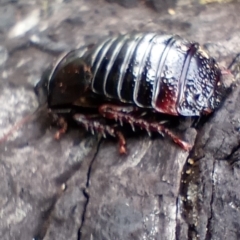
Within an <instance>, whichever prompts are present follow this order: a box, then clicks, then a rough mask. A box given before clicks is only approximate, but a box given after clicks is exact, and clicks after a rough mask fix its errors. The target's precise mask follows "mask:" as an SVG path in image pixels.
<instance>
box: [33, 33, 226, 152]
mask: <svg viewBox="0 0 240 240" xmlns="http://www.w3.org/2000/svg"><path fill="white" fill-rule="evenodd" d="M223 72H224V71H223V70H221V69H220V68H219V66H218V64H217V63H216V61H215V60H214V59H213V58H211V57H209V56H208V54H207V53H206V52H205V51H204V50H203V48H202V47H201V46H200V45H199V44H198V43H191V42H189V41H187V40H184V39H182V38H181V37H179V36H177V35H159V34H156V33H147V34H146V33H132V34H126V35H120V36H115V37H110V38H107V39H105V40H103V41H102V42H100V43H98V44H93V45H89V46H86V47H81V48H79V49H76V50H73V51H71V52H69V53H68V54H67V55H65V56H64V57H63V58H62V59H61V60H60V61H59V62H58V63H57V64H56V66H55V67H54V68H53V69H52V71H51V72H50V74H48V75H44V77H43V78H42V80H41V81H40V82H39V83H38V85H37V88H36V89H37V92H38V94H40V89H41V90H43V91H44V94H45V95H46V96H47V102H48V107H49V109H50V110H51V111H52V112H53V113H56V114H57V115H58V116H60V117H59V119H60V120H59V122H60V125H61V127H62V128H61V130H60V132H58V136H59V134H60V133H62V132H65V130H66V128H67V127H66V126H67V125H66V121H65V120H64V119H63V117H62V114H63V113H69V114H72V117H73V118H74V119H75V120H76V121H77V122H79V123H81V124H82V125H84V126H85V127H86V128H87V129H89V128H90V129H91V130H92V131H98V132H101V133H103V134H104V135H105V133H108V134H110V135H112V136H116V137H118V138H119V139H120V152H122V153H124V152H125V147H124V145H125V140H124V137H123V135H122V134H121V132H120V131H119V130H117V128H116V127H115V126H114V127H113V126H110V125H106V124H103V123H100V121H99V119H98V118H96V113H97V114H99V116H101V117H102V118H108V119H115V120H116V121H119V122H122V121H124V122H127V123H129V124H131V125H132V126H133V127H134V126H135V125H136V126H140V127H141V128H144V129H146V130H147V131H157V132H160V133H165V134H167V135H169V136H170V137H171V138H172V139H173V140H174V141H175V142H176V143H177V144H179V145H180V146H181V147H182V148H184V149H186V150H189V149H190V148H191V146H190V145H189V144H187V143H186V142H184V141H182V140H181V139H179V138H178V137H176V136H175V135H173V133H172V132H170V131H169V130H168V129H166V128H165V127H164V126H163V125H162V124H160V123H157V122H150V121H147V120H146V119H143V118H141V117H140V116H141V113H143V112H144V111H146V110H147V111H148V112H149V111H151V112H152V114H158V113H164V114H168V115H175V116H177V115H181V116H201V115H203V114H209V113H211V112H212V111H213V110H214V109H216V108H217V107H218V106H219V104H220V103H221V102H222V100H223V98H224V96H225V95H226V89H227V87H228V86H229V83H226V82H224V79H223V78H222V76H223ZM86 110H87V111H86ZM88 110H89V111H88ZM90 110H91V111H90ZM89 112H90V113H91V114H89ZM93 113H95V115H94V114H93Z"/></svg>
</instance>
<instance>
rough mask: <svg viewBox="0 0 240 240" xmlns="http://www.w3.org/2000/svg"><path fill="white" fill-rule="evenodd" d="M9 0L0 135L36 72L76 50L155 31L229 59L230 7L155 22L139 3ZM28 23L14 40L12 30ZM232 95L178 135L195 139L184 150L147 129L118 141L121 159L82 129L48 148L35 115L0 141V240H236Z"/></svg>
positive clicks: (47, 135)
mask: <svg viewBox="0 0 240 240" xmlns="http://www.w3.org/2000/svg"><path fill="white" fill-rule="evenodd" d="M182 1H183V0H182ZM12 2H13V1H5V2H4V4H3V3H1V4H0V12H1V13H3V14H0V29H1V31H0V37H1V44H2V48H0V64H1V69H0V70H1V78H0V86H1V87H0V109H1V111H0V134H1V135H0V136H3V134H4V133H5V132H7V130H8V129H10V128H11V127H12V126H13V124H14V123H15V122H16V121H18V120H19V119H21V118H22V117H23V116H26V115H27V114H29V113H31V112H33V111H34V110H35V109H36V108H37V106H38V103H37V99H36V97H35V94H34V92H33V86H34V84H35V83H36V82H37V81H38V80H39V78H40V75H41V72H42V71H43V69H45V68H46V67H47V66H48V64H50V63H52V62H53V61H54V60H56V58H57V56H58V55H59V53H62V52H63V51H67V50H69V49H72V48H75V47H76V46H77V45H83V44H84V43H90V42H93V41H96V40H98V39H99V38H102V37H103V36H106V35H109V34H114V33H125V32H128V31H132V30H139V31H166V32H169V33H177V34H180V35H182V36H183V37H187V38H188V39H191V40H195V41H198V42H200V43H202V44H204V43H207V44H206V47H207V48H208V49H209V51H210V52H211V54H212V55H213V56H214V57H216V59H217V60H219V61H220V63H221V64H223V65H225V66H227V65H228V64H229V63H230V62H231V61H232V59H233V58H234V57H235V55H236V53H238V52H240V45H239V37H240V36H239V34H240V26H239V25H238V24H237V22H238V20H239V12H240V6H239V5H238V4H236V3H235V4H234V3H231V4H225V5H224V4H222V5H219V4H212V5H206V6H204V7H202V6H201V7H200V6H199V5H195V6H193V5H190V6H187V7H184V8H180V7H177V8H176V9H175V15H168V14H167V12H163V13H161V15H159V14H158V13H156V12H154V11H152V10H151V9H150V8H147V7H146V6H145V5H142V4H139V3H138V7H136V8H131V10H129V9H125V8H123V7H121V6H118V5H117V4H110V3H107V2H103V1H94V0H92V1H77V0H72V1H65V2H63V3H59V1H58V3H54V2H51V3H50V1H49V2H48V1H46V2H45V5H44V4H43V3H42V1H38V0H35V3H36V4H34V5H33V4H31V3H30V1H29V3H28V2H24V3H22V2H21V1H19V2H18V1H16V2H15V3H12ZM31 2H32V1H31ZM133 2H134V1H133ZM40 10H41V12H40ZM29 14H32V15H30V16H29ZM27 16H28V17H29V22H28V24H30V25H27V23H26V22H25V23H24V24H23V26H25V27H26V26H30V27H29V29H28V30H29V31H27V32H26V33H24V34H22V35H21V34H20V33H21V31H23V29H22V28H21V29H19V28H18V29H16V24H17V23H18V22H19V21H21V20H22V19H24V18H26V17H27ZM33 23H34V24H33ZM14 27H15V28H14ZM213 42H214V43H213ZM236 72H237V71H236ZM239 91H240V88H239V87H238V86H237V87H236V88H235V89H234V91H233V92H232V93H231V94H230V95H229V97H228V98H227V100H226V101H225V102H224V104H223V106H222V107H221V108H220V109H219V110H218V111H216V113H214V115H213V116H212V117H211V118H210V119H208V120H207V122H206V123H205V124H204V125H203V126H201V127H199V129H197V130H196V129H194V128H187V130H186V131H184V132H183V131H179V135H181V137H183V138H184V139H186V140H187V141H189V142H192V143H193V144H194V143H195V146H194V149H193V151H192V152H191V153H190V154H189V153H187V152H184V151H183V150H181V149H180V148H179V147H178V146H176V145H175V144H173V143H172V141H171V140H169V139H168V138H165V139H163V138H161V137H159V138H158V137H156V138H155V139H151V138H149V137H148V136H147V134H146V135H145V134H141V135H138V134H133V135H132V136H129V137H127V144H128V145H127V148H128V154H127V155H126V156H120V155H119V154H118V150H117V142H116V141H115V140H113V139H111V138H109V139H107V140H102V139H100V138H98V136H91V135H90V134H89V133H86V132H85V131H84V130H83V129H80V130H79V129H76V128H75V129H70V131H69V132H68V134H66V135H65V136H64V137H63V138H62V139H61V140H60V141H55V140H54V139H53V135H54V133H55V131H56V129H54V128H50V121H49V119H48V117H47V114H44V113H42V115H41V116H40V117H39V118H38V119H34V120H32V121H31V122H29V123H28V124H25V125H24V126H23V127H22V128H21V129H20V130H18V131H15V132H14V134H13V135H12V136H11V137H10V138H9V139H8V140H7V141H5V142H4V143H1V144H0V179H1V181H0V209H1V211H0V239H3V240H8V239H11V240H13V239H33V238H35V239H45V240H46V239H58V240H61V239H63V240H65V239H69V240H71V239H111V240H112V239H181V240H182V239H239V238H240V230H239V229H240V228H239V222H240V214H239V201H240V194H239V190H238V180H239V176H240V172H239V163H238V161H239V154H240V152H239V151H240V150H239V129H240V128H239V127H240V120H239V119H240V105H239V104H238V103H239V101H240V99H239V98H240V97H239V96H240V94H239Z"/></svg>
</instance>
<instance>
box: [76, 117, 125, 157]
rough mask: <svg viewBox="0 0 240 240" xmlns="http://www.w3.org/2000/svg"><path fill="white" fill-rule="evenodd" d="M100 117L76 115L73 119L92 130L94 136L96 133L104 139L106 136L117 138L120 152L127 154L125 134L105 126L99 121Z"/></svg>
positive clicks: (112, 127)
mask: <svg viewBox="0 0 240 240" xmlns="http://www.w3.org/2000/svg"><path fill="white" fill-rule="evenodd" d="M99 117H101V116H98V118H96V115H90V116H88V115H85V114H75V115H74V116H73V119H74V120H75V121H76V122H77V123H79V124H81V125H83V126H84V127H85V128H86V130H90V131H91V132H92V134H94V132H95V131H96V132H99V133H101V134H102V135H103V137H106V135H107V134H108V135H110V136H112V137H116V138H118V141H119V152H120V153H121V154H126V153H127V151H126V147H125V145H126V141H125V138H124V136H123V134H122V133H121V132H120V131H118V130H117V129H116V127H114V126H109V125H107V124H103V123H101V122H100V121H99Z"/></svg>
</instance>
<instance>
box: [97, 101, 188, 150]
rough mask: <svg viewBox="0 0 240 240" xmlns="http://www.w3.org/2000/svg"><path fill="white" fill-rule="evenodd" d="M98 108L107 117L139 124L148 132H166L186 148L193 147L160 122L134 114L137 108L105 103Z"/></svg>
mask: <svg viewBox="0 0 240 240" xmlns="http://www.w3.org/2000/svg"><path fill="white" fill-rule="evenodd" d="M98 110H99V113H100V114H101V115H102V116H103V117H105V118H108V119H115V120H116V121H117V120H118V121H120V122H126V123H129V124H131V125H132V126H134V125H135V126H139V127H140V128H143V129H145V130H147V132H151V131H152V132H158V133H160V134H166V135H167V136H169V137H170V138H171V139H172V140H173V141H174V142H175V143H176V144H178V145H179V146H180V147H181V148H183V149H184V150H186V151H190V150H191V149H192V145H190V144H189V143H187V142H185V141H183V140H181V139H180V138H179V137H178V136H176V135H175V134H174V133H173V132H171V131H170V130H169V129H168V128H166V127H165V126H164V125H163V124H161V123H158V122H148V121H147V120H144V119H142V118H138V117H136V116H133V114H131V113H134V112H136V111H137V108H134V107H125V106H121V107H120V106H115V105H112V104H104V105H102V106H100V107H99V109H98ZM131 110H132V111H131Z"/></svg>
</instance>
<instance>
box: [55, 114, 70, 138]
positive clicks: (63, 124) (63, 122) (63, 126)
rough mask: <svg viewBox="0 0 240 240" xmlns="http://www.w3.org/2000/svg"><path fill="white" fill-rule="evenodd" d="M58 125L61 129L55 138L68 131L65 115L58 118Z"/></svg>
mask: <svg viewBox="0 0 240 240" xmlns="http://www.w3.org/2000/svg"><path fill="white" fill-rule="evenodd" d="M57 125H58V126H59V127H60V129H59V130H58V131H57V132H56V133H55V135H54V138H55V139H57V140H59V139H60V137H61V135H63V134H64V133H66V131H67V128H68V125H67V122H66V120H65V119H64V118H63V117H59V118H58V119H57Z"/></svg>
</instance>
